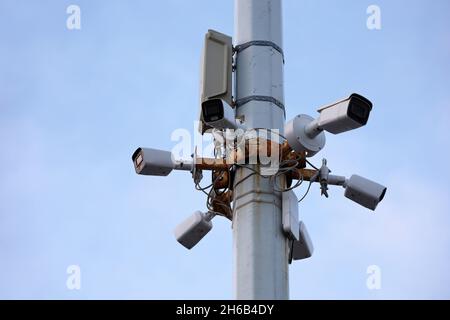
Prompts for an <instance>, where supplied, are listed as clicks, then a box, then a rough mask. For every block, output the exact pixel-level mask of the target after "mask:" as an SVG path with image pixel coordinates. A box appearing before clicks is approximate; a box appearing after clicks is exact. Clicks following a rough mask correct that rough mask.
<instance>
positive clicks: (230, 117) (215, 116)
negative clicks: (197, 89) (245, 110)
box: [202, 99, 239, 129]
mask: <svg viewBox="0 0 450 320" xmlns="http://www.w3.org/2000/svg"><path fill="white" fill-rule="evenodd" d="M202 116H203V121H204V123H205V124H206V125H207V126H209V127H212V128H215V129H237V128H238V127H239V125H238V124H237V122H236V114H235V111H234V109H233V108H232V107H231V106H230V105H229V104H228V103H227V102H226V101H225V100H223V99H211V100H206V101H204V102H203V103H202Z"/></svg>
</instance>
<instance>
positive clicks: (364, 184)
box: [344, 175, 387, 211]
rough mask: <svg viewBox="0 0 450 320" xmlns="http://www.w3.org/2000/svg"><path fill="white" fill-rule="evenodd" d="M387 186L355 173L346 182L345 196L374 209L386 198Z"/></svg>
mask: <svg viewBox="0 0 450 320" xmlns="http://www.w3.org/2000/svg"><path fill="white" fill-rule="evenodd" d="M386 191H387V188H386V187H384V186H382V185H381V184H378V183H376V182H373V181H371V180H369V179H366V178H363V177H360V176H358V175H353V176H351V177H350V179H348V180H346V182H345V194H344V195H345V197H346V198H348V199H350V200H352V201H355V202H356V203H358V204H360V205H361V206H363V207H365V208H367V209H370V210H374V211H375V209H376V208H377V206H378V204H379V203H380V202H381V201H382V200H383V199H384V196H385V195H386Z"/></svg>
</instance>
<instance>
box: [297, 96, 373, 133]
mask: <svg viewBox="0 0 450 320" xmlns="http://www.w3.org/2000/svg"><path fill="white" fill-rule="evenodd" d="M371 111H372V102H370V101H369V100H368V99H366V98H365V97H363V96H361V95H359V94H356V93H354V94H352V95H351V96H350V97H349V98H346V99H344V100H341V101H338V102H336V103H333V104H330V105H327V106H324V107H322V108H320V109H319V110H318V112H320V116H319V117H318V118H317V119H316V120H314V121H312V122H310V123H309V124H308V125H307V126H306V128H305V131H306V134H307V135H308V137H310V138H311V139H312V138H314V137H315V136H317V135H319V134H320V133H321V132H322V131H323V130H325V131H328V132H330V133H333V134H338V133H342V132H346V131H350V130H353V129H356V128H359V127H362V126H365V125H366V124H367V121H368V120H369V115H370V112H371Z"/></svg>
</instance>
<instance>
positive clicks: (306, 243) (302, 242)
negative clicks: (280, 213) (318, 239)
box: [292, 222, 314, 260]
mask: <svg viewBox="0 0 450 320" xmlns="http://www.w3.org/2000/svg"><path fill="white" fill-rule="evenodd" d="M299 230H300V239H299V240H295V241H294V243H293V246H292V259H293V260H303V259H307V258H310V257H311V256H312V254H313V252H314V247H313V244H312V241H311V238H310V237H309V234H308V230H306V226H305V224H304V223H303V222H300V225H299Z"/></svg>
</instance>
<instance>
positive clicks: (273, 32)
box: [233, 0, 289, 300]
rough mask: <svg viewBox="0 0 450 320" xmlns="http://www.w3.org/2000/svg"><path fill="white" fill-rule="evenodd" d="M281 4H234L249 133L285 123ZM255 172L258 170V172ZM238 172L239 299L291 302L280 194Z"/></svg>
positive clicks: (260, 0) (240, 94)
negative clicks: (252, 129)
mask: <svg viewBox="0 0 450 320" xmlns="http://www.w3.org/2000/svg"><path fill="white" fill-rule="evenodd" d="M281 11H282V9H281V0H235V15H236V16H235V24H236V25H235V32H236V35H235V39H236V43H235V47H237V48H238V53H237V60H236V63H237V69H236V93H235V95H236V99H237V105H238V106H237V115H238V116H239V117H241V116H244V118H245V122H246V125H248V126H249V127H250V128H267V129H278V130H280V133H283V128H284V123H285V112H284V87H283V66H284V61H283V55H282V47H283V43H282V12H281ZM256 168H257V167H256ZM251 173H252V171H250V170H248V169H246V168H240V169H238V170H237V172H236V178H235V183H236V184H238V185H237V186H236V188H235V192H234V197H235V198H234V218H233V250H234V290H235V298H236V299H257V300H260V299H289V284H288V241H287V238H286V237H285V235H284V234H283V232H282V225H281V194H280V193H278V192H275V191H274V187H273V184H272V183H271V181H270V180H269V179H265V178H262V177H260V176H258V175H254V176H252V177H250V178H249V179H247V180H245V181H244V182H243V183H239V181H240V180H241V179H244V178H245V177H247V176H248V175H249V174H251Z"/></svg>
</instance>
